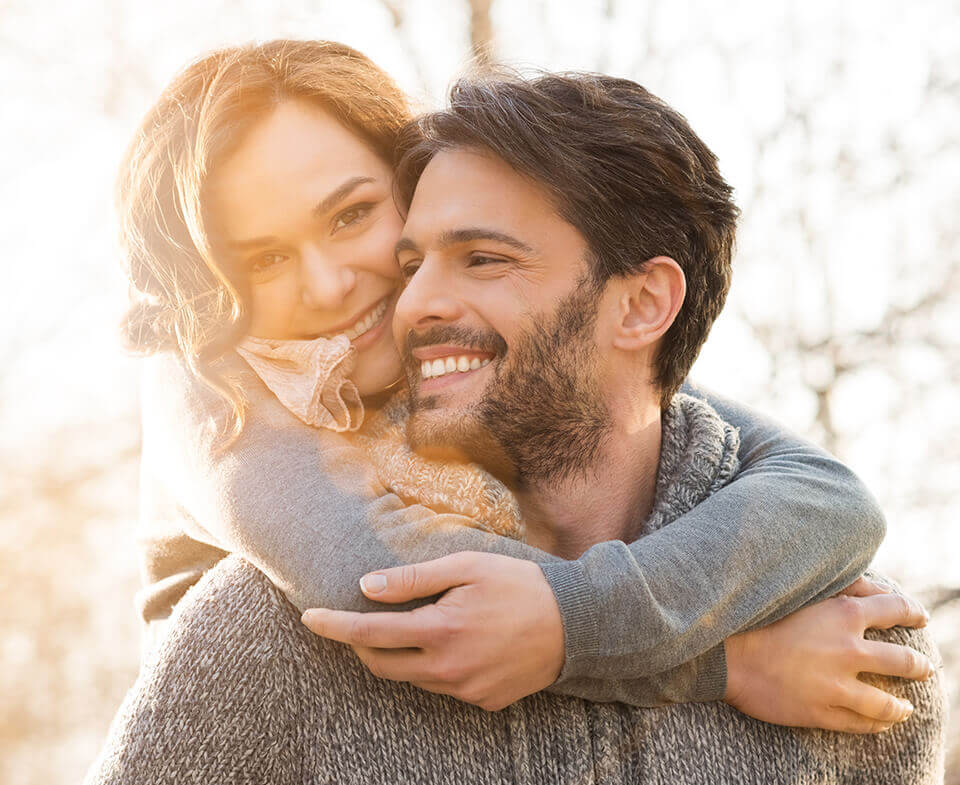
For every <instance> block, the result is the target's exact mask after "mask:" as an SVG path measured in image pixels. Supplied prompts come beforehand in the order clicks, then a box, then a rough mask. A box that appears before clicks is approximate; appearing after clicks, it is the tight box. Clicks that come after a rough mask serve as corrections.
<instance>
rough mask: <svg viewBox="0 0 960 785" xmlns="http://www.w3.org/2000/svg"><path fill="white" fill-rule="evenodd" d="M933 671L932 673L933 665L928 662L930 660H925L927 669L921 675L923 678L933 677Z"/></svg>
mask: <svg viewBox="0 0 960 785" xmlns="http://www.w3.org/2000/svg"><path fill="white" fill-rule="evenodd" d="M933 671H934V668H933V663H932V662H930V660H927V669H926V671H925V672H924V674H923V678H925V679H929V678H930V677H931V676H933Z"/></svg>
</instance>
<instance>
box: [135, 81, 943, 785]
mask: <svg viewBox="0 0 960 785" xmlns="http://www.w3.org/2000/svg"><path fill="white" fill-rule="evenodd" d="M416 131H417V134H416V135H415V136H414V137H413V139H412V141H411V143H410V144H409V146H408V148H407V149H406V150H405V155H404V158H403V160H402V163H401V167H400V175H399V187H400V193H401V197H402V198H403V199H404V200H405V201H406V202H408V203H409V205H410V209H409V215H408V222H407V226H406V229H405V232H404V238H403V239H402V240H401V242H400V243H399V245H398V255H399V259H400V262H401V265H402V267H403V269H404V271H405V274H406V275H407V277H408V281H409V282H408V286H407V289H406V291H405V292H404V294H403V295H402V297H401V299H400V302H399V303H398V305H397V321H396V329H397V331H398V334H399V337H400V338H401V339H402V340H403V341H404V344H405V345H406V347H407V350H408V352H407V360H408V366H409V372H410V387H411V396H410V420H409V424H408V430H409V436H410V440H411V443H412V444H413V445H414V446H415V447H417V448H418V449H420V450H422V451H424V452H426V453H428V454H432V455H441V456H443V457H445V458H447V459H451V460H454V459H462V458H469V459H470V460H473V461H476V462H479V463H481V464H482V465H484V466H486V467H487V468H488V469H490V470H491V471H492V472H494V473H495V474H497V476H498V477H500V478H501V479H502V480H503V481H504V482H505V483H507V484H508V485H509V486H510V487H512V488H513V489H514V491H515V493H516V494H517V497H518V500H519V502H520V505H521V508H522V509H523V512H524V518H525V520H526V521H527V522H528V538H529V540H530V542H531V543H532V544H534V545H537V546H539V547H541V548H542V549H544V550H545V551H549V552H551V553H554V554H557V555H560V556H569V557H575V556H579V555H580V554H582V553H583V552H584V551H587V550H588V549H589V548H590V547H591V546H592V545H593V544H595V543H599V542H608V541H611V540H621V541H627V542H629V541H632V540H635V539H637V538H638V537H641V536H647V537H656V533H657V532H658V531H661V530H662V529H663V528H664V527H667V526H669V524H670V523H671V521H672V520H673V519H674V518H676V517H677V516H678V515H680V514H683V513H684V512H685V511H687V510H688V509H690V508H691V507H692V506H693V505H696V504H698V503H699V502H700V501H702V500H703V499H705V498H707V497H709V496H710V494H712V493H714V492H715V491H716V490H717V489H718V488H720V487H722V485H723V484H724V483H725V482H727V481H728V480H729V479H730V477H731V476H732V474H733V472H735V471H736V465H737V458H736V453H737V439H736V434H735V433H734V432H733V430H732V429H731V428H730V427H729V426H728V425H726V423H724V422H723V421H722V420H721V419H720V418H719V417H718V416H717V415H716V413H715V412H713V410H711V409H710V408H709V407H707V406H706V405H705V404H703V403H702V402H700V401H698V400H697V399H695V398H691V397H687V396H678V395H676V391H677V389H678V388H679V386H680V382H681V381H682V379H683V378H684V377H685V375H686V373H687V372H688V370H689V367H690V365H691V364H692V362H693V359H694V357H695V356H696V353H697V351H698V350H699V347H700V345H701V344H702V342H703V340H704V338H705V337H706V333H707V331H708V330H709V327H710V325H711V323H712V321H713V319H714V318H715V317H716V315H717V313H719V310H720V308H721V307H722V304H723V299H724V297H725V295H726V289H727V283H728V276H729V258H730V250H731V247H732V243H733V224H734V218H735V211H734V210H733V207H732V204H731V203H730V198H729V197H730V195H729V189H728V188H727V187H726V186H725V184H724V183H723V181H722V179H721V178H720V177H719V174H718V173H717V171H716V165H715V161H714V160H713V157H712V155H711V154H710V153H709V151H708V150H707V149H706V148H705V147H704V146H703V145H702V143H701V142H700V141H699V139H697V138H696V136H695V135H693V133H692V131H690V130H689V128H688V127H687V125H686V123H685V121H683V119H682V118H680V117H679V115H677V114H676V113H675V112H672V110H670V109H669V108H668V107H666V106H665V105H663V104H662V103H661V102H659V101H658V100H657V99H655V98H653V97H652V96H650V95H649V94H648V93H646V92H645V91H644V90H643V89H642V88H640V87H639V86H637V85H635V84H633V83H630V82H626V81H623V80H615V79H608V78H603V77H556V76H548V77H542V78H540V79H538V80H535V81H533V82H522V81H511V80H496V81H491V82H479V83H475V84H471V83H466V84H463V85H461V86H460V87H459V88H458V89H457V90H455V92H454V97H453V104H452V106H451V108H450V109H449V110H447V111H445V112H440V113H437V114H435V115H432V116H428V117H427V118H425V119H424V120H423V121H421V123H420V124H419V127H418V128H417V129H416ZM451 357H455V358H458V359H459V358H461V357H465V358H467V359H468V360H471V359H474V358H476V359H479V360H481V362H482V361H489V362H488V363H486V364H483V365H482V366H481V368H479V369H476V370H474V371H470V372H459V370H458V372H457V373H450V372H448V371H449V365H448V363H447V362H446V359H447V358H451ZM458 365H459V363H455V366H458ZM468 365H469V363H468ZM464 563H465V562H463V561H462V560H461V561H460V562H459V564H461V565H463V564H464ZM568 564H569V562H546V563H544V564H543V565H542V566H541V568H542V570H543V572H544V573H545V574H546V575H547V577H548V578H549V577H550V575H551V573H552V572H553V571H554V570H556V571H557V573H558V574H560V575H561V576H562V574H563V572H564V571H565V570H569V569H570V568H569V567H568V566H567V565H568ZM689 569H696V565H689V564H678V565H676V570H677V575H678V587H677V590H678V591H681V590H682V587H681V586H680V585H679V583H680V581H681V580H682V574H683V571H684V570H689ZM423 573H424V575H425V576H426V578H427V579H426V580H425V581H424V583H423V584H422V585H419V586H417V587H415V591H416V592H419V593H420V594H421V595H424V594H433V593H435V592H437V591H439V590H442V589H444V588H446V587H447V586H449V585H451V584H450V578H449V576H440V579H439V580H436V579H435V578H436V576H435V575H433V574H432V573H431V568H430V567H429V566H428V567H426V568H425V569H424V571H423ZM394 575H395V574H394ZM394 575H387V576H385V577H387V579H388V580H387V585H388V587H389V579H390V577H394ZM554 577H555V576H554ZM374 588H375V587H374V586H373V584H372V583H370V584H369V585H368V593H371V594H372V593H374V592H373V589H374ZM399 598H400V597H397V596H394V597H392V599H399ZM629 601H630V600H629V598H624V602H629ZM221 603H222V604H223V605H225V606H226V607H227V608H228V609H229V611H230V618H231V620H232V622H233V623H232V624H225V623H224V622H223V618H222V613H223V611H222V607H221V605H220V604H221ZM843 607H847V606H843ZM178 614H179V616H178V618H177V619H176V621H175V623H174V625H173V628H172V630H171V633H170V635H169V637H168V639H167V640H166V641H165V643H164V652H162V653H161V656H160V657H159V659H158V661H157V664H156V665H155V667H154V668H153V670H152V672H151V674H149V678H150V679H151V680H152V681H151V682H150V686H151V689H150V690H148V695H149V700H144V701H142V702H141V703H140V704H139V706H137V707H135V708H136V711H137V716H139V717H141V718H146V721H145V723H140V724H134V725H133V726H132V730H131V731H130V733H129V736H128V738H127V744H126V752H125V753H124V755H126V759H127V760H136V759H137V758H138V757H139V759H140V760H141V761H146V760H148V759H149V760H151V761H153V765H154V766H159V767H160V768H159V769H158V768H152V769H151V771H150V778H151V779H152V780H153V781H166V780H168V779H170V780H175V779H177V778H178V777H180V778H183V776H184V774H185V773H190V774H192V775H193V776H195V778H198V779H202V778H204V777H206V778H207V779H210V778H219V779H227V778H228V779H231V780H233V779H236V780H248V781H271V782H288V781H289V782H294V781H303V779H306V780H307V781H336V782H339V781H372V782H381V781H384V782H385V781H390V782H405V781H435V782H445V781H451V782H452V781H457V782H485V781H486V782H489V781H523V782H577V781H594V780H596V779H602V780H604V781H624V782H627V781H630V782H635V781H642V782H731V783H732V782H745V781H754V782H780V781H782V782H824V783H826V782H838V781H839V782H854V781H860V780H861V777H862V776H864V774H863V771H862V769H867V771H868V773H867V774H866V775H865V776H866V780H865V781H870V782H928V781H929V782H933V781H934V779H935V777H936V773H937V767H938V765H939V756H940V755H941V751H942V702H941V701H940V693H939V684H938V681H937V680H936V679H932V680H929V681H927V682H924V683H910V684H908V685H907V686H905V687H902V686H901V687H900V688H899V689H897V691H898V692H899V693H900V694H905V695H909V697H910V698H911V699H912V700H913V703H914V705H915V706H916V707H917V711H916V712H915V714H914V716H913V717H911V718H910V720H908V721H907V722H906V723H903V724H902V725H899V726H897V728H896V729H895V730H893V731H890V732H889V733H887V734H883V735H870V736H864V737H854V736H842V735H837V734H827V733H821V732H812V731H795V730H792V729H788V728H782V727H778V726H772V725H766V724H764V723H761V722H757V721H755V720H752V719H750V718H748V717H745V716H743V715H741V714H739V713H738V712H736V711H735V710H733V709H731V708H730V707H729V706H727V705H725V704H722V703H715V702H714V703H702V704H683V705H675V706H667V707H664V708H660V709H650V710H644V709H634V708H629V707H626V706H623V705H620V704H598V703H589V702H585V701H582V700H577V699H572V698H566V697H563V696H557V695H548V694H545V693H537V694H536V695H533V696H531V697H529V698H526V699H524V700H522V701H519V702H517V703H515V704H513V705H511V706H510V707H509V708H508V709H507V710H506V711H504V712H499V713H493V714H485V713H483V712H480V711H478V710H476V709H474V708H472V707H470V706H467V705H465V704H462V703H459V702H456V701H452V700H450V699H448V698H444V697H442V696H438V695H434V694H431V693H428V692H422V691H419V690H416V689H413V688H411V687H409V686H407V685H404V684H400V685H395V684H393V683H391V682H388V681H383V680H378V679H374V678H372V677H371V676H370V675H369V674H368V673H366V672H365V671H364V670H363V669H362V668H360V667H359V666H358V665H357V663H356V662H355V660H353V659H352V658H351V657H350V656H349V655H348V654H347V653H346V652H344V651H343V650H342V649H338V648H336V647H335V646H334V645H333V644H329V643H326V642H324V641H321V640H310V639H309V637H305V636H306V633H305V632H304V631H302V629H298V628H297V626H296V625H295V624H293V623H291V618H290V613H289V606H288V605H286V604H285V600H283V598H282V597H281V596H280V595H279V593H278V592H277V591H276V590H275V589H273V588H272V587H271V586H270V585H269V584H266V583H265V582H264V581H263V580H262V579H261V578H259V577H258V576H257V575H256V574H255V571H251V570H250V568H248V567H245V566H244V565H243V563H242V562H237V561H235V560H229V559H228V560H226V562H225V563H224V564H223V565H221V566H220V567H218V568H217V569H216V570H214V571H213V572H212V573H211V575H210V576H208V577H207V578H206V579H204V582H202V583H201V585H200V587H198V590H197V591H195V592H194V593H193V594H192V595H190V596H189V597H188V598H187V599H186V600H185V601H184V603H183V607H181V608H180V609H179V610H178ZM306 618H307V621H308V623H310V624H311V626H313V627H314V628H315V629H317V630H319V631H321V632H324V633H326V634H329V635H332V636H333V637H339V638H340V639H344V640H347V641H348V642H350V643H353V644H355V645H357V646H360V647H361V656H363V657H364V660H365V661H366V662H368V663H369V664H370V665H371V667H372V668H373V670H374V672H375V673H379V674H381V675H385V676H390V677H391V678H400V679H403V680H411V681H417V682H422V686H424V687H425V688H427V689H431V688H432V687H433V688H436V685H435V684H434V685H431V683H430V681H429V679H428V678H427V679H425V678H424V675H423V673H422V672H421V673H419V674H418V672H417V668H418V667H419V666H418V659H419V658H420V655H419V653H418V652H417V651H415V650H414V651H411V650H410V647H411V646H416V645H418V643H416V642H415V641H416V640H418V639H417V637H416V636H417V635H418V631H417V630H416V629H415V627H416V625H415V624H414V625H411V624H410V623H409V619H411V618H414V617H413V616H412V615H410V616H408V615H407V614H397V615H395V616H393V617H392V621H393V623H392V624H380V625H376V624H370V625H368V626H367V627H365V628H363V629H365V632H364V633H363V635H362V636H361V637H362V638H363V640H356V639H355V638H353V637H352V635H351V631H353V632H356V631H357V630H358V629H360V628H357V627H350V626H348V627H346V628H344V627H343V626H342V622H344V621H346V622H347V623H348V625H350V624H355V623H356V620H355V619H349V618H346V617H343V616H338V615H336V614H329V613H319V614H308V615H307V617H306ZM405 620H406V621H405ZM338 625H339V626H338ZM345 633H346V634H345ZM564 634H565V635H572V634H576V631H570V630H564ZM887 637H888V639H889V640H898V641H900V642H910V643H912V644H913V645H915V646H917V647H919V648H921V649H922V650H924V651H925V653H928V654H931V655H932V653H933V652H932V650H931V648H930V645H929V643H928V641H927V640H926V639H924V638H923V636H922V635H920V634H918V633H906V632H899V631H898V632H896V633H891V634H889V635H888V636H887ZM868 645H869V644H868ZM886 645H887V644H884V643H878V644H877V646H879V647H884V646H886ZM372 647H375V648H372ZM872 651H874V652H875V653H876V655H877V657H880V656H881V655H880V652H881V651H882V652H885V653H889V649H887V648H874V649H872ZM184 669H186V673H187V674H189V673H191V672H192V673H193V674H194V676H195V678H189V677H188V676H187V675H185V670H184ZM404 671H406V672H405V673H404ZM224 673H230V678H227V679H222V678H218V679H216V680H210V679H209V675H210V674H216V675H218V676H222V675H223V674H224ZM224 685H227V688H225V687H224ZM885 686H886V687H887V688H888V689H891V690H892V689H895V688H894V687H893V685H890V684H887V685H885ZM178 688H179V690H180V692H179V693H178V694H173V693H174V691H175V690H177V689H178ZM437 691H442V689H437ZM184 696H187V697H188V700H187V702H186V704H184V703H183V698H184ZM193 699H195V700H196V701H199V702H202V703H203V704H204V705H201V706H199V707H197V711H196V712H195V713H189V714H187V715H184V714H178V713H176V712H174V711H171V710H170V708H171V707H172V706H180V708H181V709H182V708H183V706H184V705H187V706H189V705H191V703H190V701H191V700H193ZM178 701H179V703H178ZM207 704H209V705H207ZM185 717H186V718H187V719H189V723H188V724H189V727H185V723H184V718H185ZM138 729H139V730H145V731H146V732H145V733H143V734H138V733H137V732H135V731H136V730H138ZM184 731H187V733H186V734H184ZM187 742H189V743H187ZM153 749H156V750H159V753H156V752H154V751H153ZM164 762H165V763H166V765H167V767H166V768H164V767H163V766H164ZM214 763H215V764H216V765H215V766H214Z"/></svg>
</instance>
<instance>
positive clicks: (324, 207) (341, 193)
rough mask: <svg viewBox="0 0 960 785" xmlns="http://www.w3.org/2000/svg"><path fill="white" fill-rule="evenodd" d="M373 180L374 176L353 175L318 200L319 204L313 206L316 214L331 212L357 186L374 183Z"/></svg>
mask: <svg viewBox="0 0 960 785" xmlns="http://www.w3.org/2000/svg"><path fill="white" fill-rule="evenodd" d="M373 181H374V180H373V178H372V177H351V178H350V179H349V180H347V181H346V182H344V183H342V184H341V185H338V186H337V187H336V188H334V189H333V190H332V191H331V192H330V193H329V194H327V195H326V196H325V197H323V199H321V200H320V201H319V202H317V206H316V207H314V208H313V214H314V216H317V217H319V216H321V215H324V214H325V213H328V212H330V210H332V209H333V208H334V207H336V206H337V205H338V204H339V203H340V202H342V201H343V200H344V199H346V198H347V197H348V196H349V195H350V194H351V192H352V191H353V190H354V189H355V188H357V187H359V186H361V185H363V184H364V183H372V182H373Z"/></svg>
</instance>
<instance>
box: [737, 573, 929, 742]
mask: <svg viewBox="0 0 960 785" xmlns="http://www.w3.org/2000/svg"><path fill="white" fill-rule="evenodd" d="M928 618H929V617H928V616H927V613H926V611H925V610H924V609H923V608H922V607H921V605H920V604H919V603H918V602H917V601H916V600H913V599H911V598H909V597H904V596H901V595H898V594H893V593H889V592H888V590H887V589H885V588H884V587H881V586H879V585H878V584H875V583H873V582H872V581H869V580H867V579H865V578H860V579H859V580H857V581H855V582H854V583H853V584H851V585H850V586H849V587H848V588H847V589H845V590H844V591H843V592H842V593H841V594H840V595H838V596H836V597H832V598H831V599H829V600H824V601H822V602H819V603H817V604H816V605H811V606H809V607H807V608H802V609H801V610H799V611H796V612H795V613H792V614H790V615H789V616H787V617H786V618H784V619H781V620H780V621H778V622H776V623H774V624H771V625H770V626H768V627H762V628H760V629H757V630H751V631H749V632H744V633H740V634H739V635H734V636H733V637H731V638H728V639H727V641H726V653H727V691H726V694H725V695H724V700H725V701H726V702H727V703H729V704H730V705H731V706H733V707H734V708H736V709H739V710H740V711H742V712H743V713H744V714H748V715H750V716H751V717H754V718H756V719H758V720H763V721H765V722H772V723H775V724H777V725H791V726H795V727H804V728H824V729H826V730H835V731H846V732H848V733H878V732H880V731H885V730H887V729H889V728H890V727H891V726H892V725H894V724H895V723H897V722H901V721H903V720H905V719H906V718H907V717H909V716H910V714H911V713H912V712H913V706H911V705H910V703H909V702H908V701H904V700H901V699H899V698H897V697H895V696H893V695H890V694H889V693H886V692H884V691H883V690H880V689H877V688H876V687H872V686H870V685H869V684H866V683H864V682H863V681H861V680H860V679H858V678H857V676H858V674H860V673H878V674H882V675H885V676H900V677H902V678H907V679H927V678H929V677H930V676H931V675H933V666H932V664H931V663H930V661H929V660H928V659H927V658H926V657H925V656H923V655H922V654H920V653H918V652H916V651H914V650H913V649H911V648H909V647H907V646H900V645H897V644H894V643H886V642H883V641H868V640H865V639H864V637H863V633H864V630H866V629H868V628H876V629H889V628H890V627H895V626H897V625H901V626H905V627H923V626H925V625H926V623H927V620H928Z"/></svg>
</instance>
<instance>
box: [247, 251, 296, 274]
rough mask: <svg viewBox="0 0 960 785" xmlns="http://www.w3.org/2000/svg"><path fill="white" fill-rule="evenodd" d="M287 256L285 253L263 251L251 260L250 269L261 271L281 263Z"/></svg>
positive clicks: (256, 271)
mask: <svg viewBox="0 0 960 785" xmlns="http://www.w3.org/2000/svg"><path fill="white" fill-rule="evenodd" d="M289 258H290V257H289V256H286V255H285V254H280V253H265V254H262V255H261V256H258V257H257V258H256V259H254V260H253V263H252V264H251V265H250V270H251V271H252V272H255V273H263V272H266V271H267V270H271V269H273V268H274V267H277V266H278V265H281V264H283V263H284V262H285V261H287V259H289Z"/></svg>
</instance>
